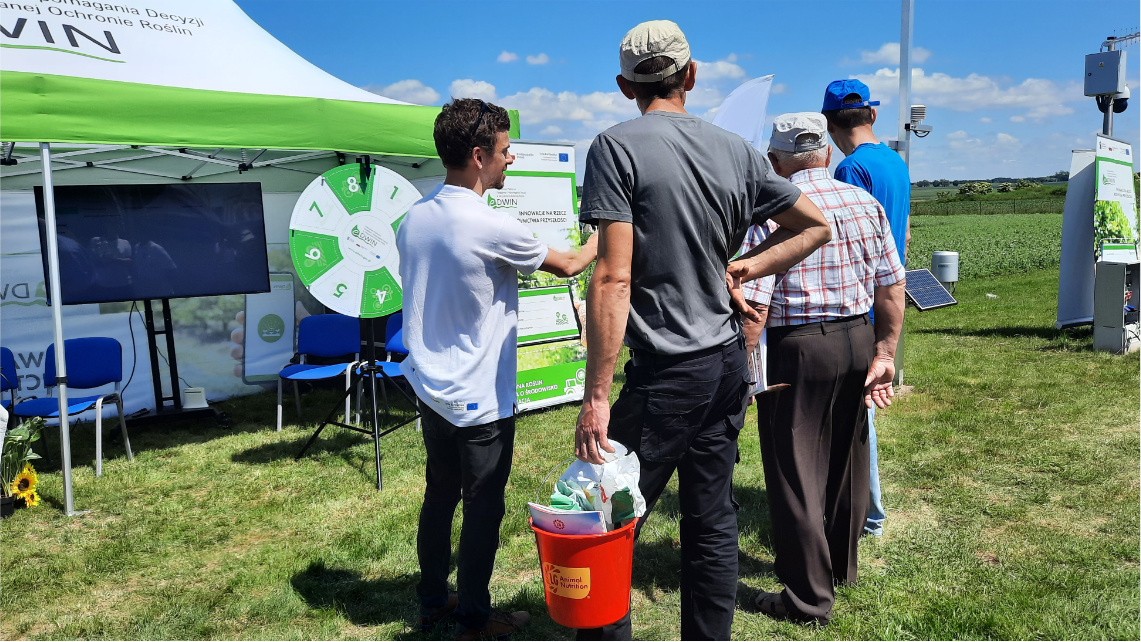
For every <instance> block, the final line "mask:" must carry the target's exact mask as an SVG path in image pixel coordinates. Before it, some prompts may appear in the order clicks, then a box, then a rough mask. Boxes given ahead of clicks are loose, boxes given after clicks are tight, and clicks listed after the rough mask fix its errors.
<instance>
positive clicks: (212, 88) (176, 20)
mask: <svg viewBox="0 0 1141 642" xmlns="http://www.w3.org/2000/svg"><path fill="white" fill-rule="evenodd" d="M4 5H5V6H4V12H3V14H2V15H0V47H2V48H3V55H2V57H0V141H3V143H2V144H3V149H2V156H3V159H4V166H3V167H2V168H0V188H2V189H3V190H4V191H5V192H12V191H24V192H27V191H28V190H30V189H31V188H32V186H34V185H43V186H44V187H45V192H46V194H48V195H50V194H51V192H52V186H53V183H54V184H99V183H128V182H129V183H140V182H155V183H171V182H183V181H208V182H227V181H250V180H253V181H259V182H261V183H262V185H263V190H265V191H268V192H279V193H299V192H300V191H301V190H302V189H304V185H305V184H307V183H308V182H309V181H311V180H312V179H313V178H314V177H315V176H317V175H319V174H320V173H322V172H323V171H325V170H327V169H330V168H332V167H335V166H336V165H338V164H341V163H343V162H345V158H346V156H350V157H351V156H354V155H357V154H369V155H371V156H372V158H373V161H374V162H376V163H378V164H381V165H386V166H389V167H390V168H392V169H394V170H395V171H397V172H398V173H400V174H402V175H404V176H405V177H406V178H409V179H412V180H413V181H414V182H415V180H416V179H417V178H425V177H432V176H439V175H442V174H443V169H442V167H441V166H440V163H439V160H438V158H437V157H436V151H435V145H434V143H433V140H432V124H433V121H434V120H435V117H436V114H437V113H438V112H439V108H438V107H425V106H418V105H410V104H406V103H402V102H400V101H396V100H392V99H390V98H386V97H384V96H380V95H377V94H374V93H371V92H368V91H365V90H363V89H360V88H358V87H355V86H352V85H350V84H348V83H345V82H343V81H341V80H339V79H337V78H335V77H334V76H332V75H330V74H327V73H325V72H324V71H322V70H321V69H319V68H317V67H316V66H314V65H312V64H310V63H309V62H308V61H306V60H305V59H303V58H301V57H300V56H298V55H297V54H296V53H294V52H293V51H291V50H290V49H289V48H288V47H286V46H285V45H283V44H282V43H280V42H278V41H277V40H276V39H274V38H273V37H272V36H270V35H269V34H268V33H267V32H266V31H264V30H263V29H261V27H259V26H258V25H257V24H256V23H255V22H254V21H253V20H251V19H250V18H249V17H248V16H247V15H246V14H245V13H244V12H242V10H241V9H240V8H238V7H237V6H236V5H235V4H234V3H233V2H231V1H230V0H193V1H191V0H116V1H115V2H114V3H100V2H88V1H87V0H66V1H65V0H59V1H55V0H53V1H52V2H40V3H32V2H27V3H22V4H18V3H4ZM362 51H367V49H365V48H364V46H363V45H362ZM352 55H359V53H354V54H352ZM511 135H512V137H515V138H517V137H518V114H517V113H515V112H512V132H511ZM53 145H54V146H55V149H54V152H53V147H52V146H53ZM45 201H46V203H45V206H46V207H45V209H46V212H45V214H46V223H47V230H48V233H47V235H46V236H47V239H48V240H49V247H48V248H47V249H48V254H49V257H48V265H49V270H48V272H49V273H48V274H46V275H45V276H46V280H47V281H48V282H49V284H50V289H51V290H52V291H54V292H58V291H60V290H59V259H58V249H57V248H56V247H55V208H54V203H53V199H52V198H50V197H47V198H45ZM4 216H5V218H8V217H9V214H7V213H6V214H5V215H4ZM60 307H61V306H58V305H55V306H51V308H52V310H51V315H52V324H53V329H54V333H53V337H54V343H55V345H56V346H57V348H58V350H57V352H56V361H57V364H56V367H57V373H58V374H59V375H60V376H61V377H63V376H66V366H65V361H64V350H63V337H64V332H63V315H62V313H61V310H60ZM66 400H67V386H66V385H65V384H61V385H60V386H59V408H60V416H61V419H60V429H61V433H62V434H61V449H62V459H63V462H62V463H63V471H64V494H65V509H66V511H67V513H68V514H74V513H75V510H74V505H73V495H72V486H71V453H70V443H69V434H68V417H67V401H66Z"/></svg>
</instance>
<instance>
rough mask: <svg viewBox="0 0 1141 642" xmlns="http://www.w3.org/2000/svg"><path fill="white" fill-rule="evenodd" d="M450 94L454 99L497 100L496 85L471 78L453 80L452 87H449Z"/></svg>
mask: <svg viewBox="0 0 1141 642" xmlns="http://www.w3.org/2000/svg"><path fill="white" fill-rule="evenodd" d="M448 92H449V93H450V94H451V96H452V98H482V99H484V100H496V99H497V98H496V96H495V85H493V84H491V83H489V82H487V81H485V80H472V79H471V78H460V79H458V80H453V81H452V84H451V86H449V87H448Z"/></svg>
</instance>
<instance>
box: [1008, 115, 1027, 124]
mask: <svg viewBox="0 0 1141 642" xmlns="http://www.w3.org/2000/svg"><path fill="white" fill-rule="evenodd" d="M1010 122H1012V123H1024V122H1026V117H1025V116H1011V117H1010Z"/></svg>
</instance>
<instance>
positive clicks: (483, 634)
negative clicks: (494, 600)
mask: <svg viewBox="0 0 1141 642" xmlns="http://www.w3.org/2000/svg"><path fill="white" fill-rule="evenodd" d="M530 621H531V614H530V613H528V612H526V611H515V612H514V613H503V612H500V611H492V612H491V617H489V618H487V624H484V625H483V628H482V629H464V630H462V631H460V632H459V633H456V639H457V640H505V639H507V636H509V635H511V634H512V633H515V632H517V631H519V629H522V628H523V627H525V626H527V623H528V622H530Z"/></svg>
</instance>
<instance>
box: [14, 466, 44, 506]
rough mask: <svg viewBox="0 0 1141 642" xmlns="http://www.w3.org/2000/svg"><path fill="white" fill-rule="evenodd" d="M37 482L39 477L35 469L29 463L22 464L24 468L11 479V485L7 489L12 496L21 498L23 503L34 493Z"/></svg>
mask: <svg viewBox="0 0 1141 642" xmlns="http://www.w3.org/2000/svg"><path fill="white" fill-rule="evenodd" d="M38 483H40V478H39V477H38V476H37V475H36V469H35V468H32V465H31V464H24V470H21V471H20V474H18V475H16V478H15V479H13V480H12V485H11V486H10V487H9V488H8V491H9V494H11V495H12V496H13V497H18V498H20V499H23V500H24V503H27V502H28V498H29V497H31V496H32V495H34V494H35V492H36V484H38ZM37 499H38V497H37Z"/></svg>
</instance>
